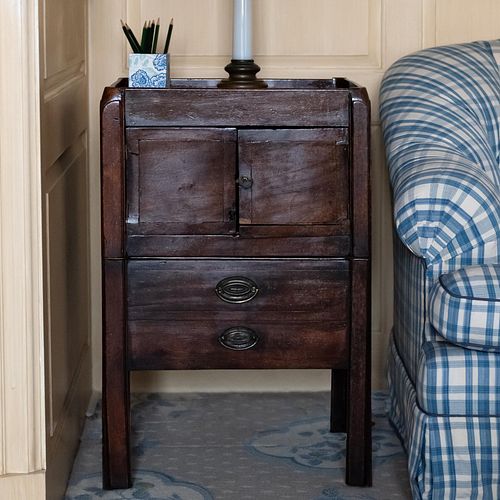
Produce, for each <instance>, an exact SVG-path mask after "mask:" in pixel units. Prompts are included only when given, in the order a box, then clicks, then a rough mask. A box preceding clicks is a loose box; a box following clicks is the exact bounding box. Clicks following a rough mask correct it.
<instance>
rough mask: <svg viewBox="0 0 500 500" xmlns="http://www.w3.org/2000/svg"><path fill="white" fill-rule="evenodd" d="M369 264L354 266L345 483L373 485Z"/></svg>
mask: <svg viewBox="0 0 500 500" xmlns="http://www.w3.org/2000/svg"><path fill="white" fill-rule="evenodd" d="M369 284H370V274H369V264H368V262H367V261H366V260H354V261H353V263H352V291H353V292H352V311H351V346H350V367H349V381H348V384H349V397H348V403H347V454H346V483H347V484H349V485H351V486H371V484H372V432H371V431H372V429H371V394H370V389H371V384H370V380H371V373H370V369H371V363H370V334H371V332H370V330H369V325H370V321H369V317H370V307H369V298H368V296H367V295H368V293H369V290H370V286H369Z"/></svg>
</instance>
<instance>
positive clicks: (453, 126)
mask: <svg viewBox="0 0 500 500" xmlns="http://www.w3.org/2000/svg"><path fill="white" fill-rule="evenodd" d="M499 62H500V41H493V42H474V43H468V44H460V45H452V46H447V47H438V48H433V49H427V50H423V51H420V52H418V53H416V54H412V55H410V56H407V57H404V58H402V59H401V60H400V61H398V62H397V63H396V64H394V65H393V66H392V68H390V69H389V71H388V72H387V73H386V75H385V77H384V80H383V82H382V87H381V109H380V111H381V119H382V127H383V132H384V140H385V144H386V153H387V159H388V165H389V173H390V180H391V184H392V188H393V201H394V220H395V230H396V233H397V241H396V243H395V250H396V251H395V321H394V335H393V345H392V349H391V355H390V369H389V383H390V391H391V392H390V398H391V405H390V409H389V416H390V418H391V420H392V422H393V423H394V425H395V427H396V428H397V429H398V431H399V432H400V434H401V437H402V440H403V441H404V444H405V446H406V449H407V451H408V456H409V458H408V459H409V470H410V477H411V480H412V491H413V494H414V497H415V498H423V499H431V498H432V499H433V500H435V499H441V498H442V499H450V498H491V499H497V498H500V491H499V464H498V460H499V457H500V441H499V436H500V434H499V432H500V420H499V417H500V413H499V410H500V407H499V406H498V401H497V400H498V399H500V397H498V396H497V386H500V384H498V383H497V372H498V371H499V368H500V367H498V364H499V363H498V361H497V359H496V357H497V356H500V354H496V353H492V352H486V351H479V350H471V349H466V348H464V347H460V346H457V345H453V344H450V343H449V342H447V341H446V339H445V337H444V336H442V335H440V333H441V332H442V333H443V334H445V327H444V326H443V325H444V324H445V323H446V327H447V330H446V337H447V338H450V339H451V338H452V335H455V337H456V338H460V337H462V338H465V337H464V335H467V334H464V331H465V330H464V328H465V325H466V321H465V320H464V321H462V323H461V325H459V328H458V329H457V330H456V331H455V332H452V331H451V330H452V329H453V320H451V319H450V320H449V321H448V322H447V316H446V314H443V315H439V317H436V318H433V324H434V325H435V326H436V328H434V327H433V325H432V324H431V322H430V316H429V313H430V302H429V300H430V297H431V290H432V288H433V286H434V285H435V283H436V281H438V279H439V278H440V276H441V275H443V274H448V273H453V272H454V271H457V270H459V269H462V268H467V267H468V266H476V265H485V264H497V263H500V230H499V228H500V168H499V164H500V70H499ZM443 279H445V278H443ZM447 279H449V280H451V279H452V278H451V277H450V278H447ZM449 284H450V286H451V281H450V282H449ZM435 290H436V289H434V290H433V293H436V291H435ZM433 297H434V295H433ZM434 300H436V301H437V300H438V299H437V298H435V299H434ZM441 303H442V302H441ZM435 304H437V302H436V303H435ZM433 307H436V305H434V306H433ZM432 311H433V313H434V312H436V309H432ZM436 314H437V313H436ZM490 316H491V315H490ZM449 318H451V316H450V315H448V319H449ZM490 319H491V318H490ZM485 321H486V323H484V324H485V325H489V324H488V322H487V321H488V320H485ZM460 326H464V328H462V331H460ZM438 331H439V333H438ZM468 335H469V339H470V338H472V339H473V341H474V342H478V341H479V336H480V335H483V337H484V339H485V340H487V339H489V341H490V342H491V339H492V338H493V336H494V333H493V332H491V331H490V330H488V328H487V326H485V329H484V331H483V332H482V333H481V332H480V331H479V329H472V328H469V331H468ZM489 347H490V346H488V345H486V344H484V343H483V345H482V348H483V349H488V348H489Z"/></svg>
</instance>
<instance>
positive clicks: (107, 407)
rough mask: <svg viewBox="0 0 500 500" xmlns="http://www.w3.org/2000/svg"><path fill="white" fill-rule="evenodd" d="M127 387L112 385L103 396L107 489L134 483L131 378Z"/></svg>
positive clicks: (127, 381)
mask: <svg viewBox="0 0 500 500" xmlns="http://www.w3.org/2000/svg"><path fill="white" fill-rule="evenodd" d="M124 382H125V386H126V390H125V391H124V392H121V391H115V390H114V389H113V388H108V390H107V391H106V393H107V394H106V395H103V408H102V412H103V413H102V423H103V429H102V446H103V455H102V456H103V487H104V489H126V488H130V487H131V486H132V478H131V472H130V441H129V440H130V432H129V428H130V422H129V415H130V397H129V377H128V373H127V375H126V380H124Z"/></svg>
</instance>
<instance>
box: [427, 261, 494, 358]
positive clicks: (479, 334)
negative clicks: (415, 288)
mask: <svg viewBox="0 0 500 500" xmlns="http://www.w3.org/2000/svg"><path fill="white" fill-rule="evenodd" d="M429 302H430V307H429V318H430V322H431V324H432V326H433V327H434V328H435V329H436V330H437V332H438V333H439V334H440V335H441V336H442V337H444V338H445V339H446V340H448V341H450V342H453V343H455V344H459V345H462V346H464V347H469V348H473V349H480V350H496V351H498V350H500V265H489V266H470V267H466V268H464V269H459V270H458V271H455V272H452V273H448V274H444V275H442V276H441V277H440V278H439V281H438V282H437V283H436V284H435V285H434V287H433V289H432V290H431V294H430V298H429Z"/></svg>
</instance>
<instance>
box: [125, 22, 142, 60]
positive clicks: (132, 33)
mask: <svg viewBox="0 0 500 500" xmlns="http://www.w3.org/2000/svg"><path fill="white" fill-rule="evenodd" d="M125 28H126V29H127V32H128V34H129V35H130V38H131V39H132V40H133V42H134V46H135V47H136V48H135V49H134V51H135V52H137V53H140V52H141V44H140V43H139V40H137V38H136V37H135V35H134V32H133V31H132V28H131V27H130V26H129V25H128V24H127V23H125Z"/></svg>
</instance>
